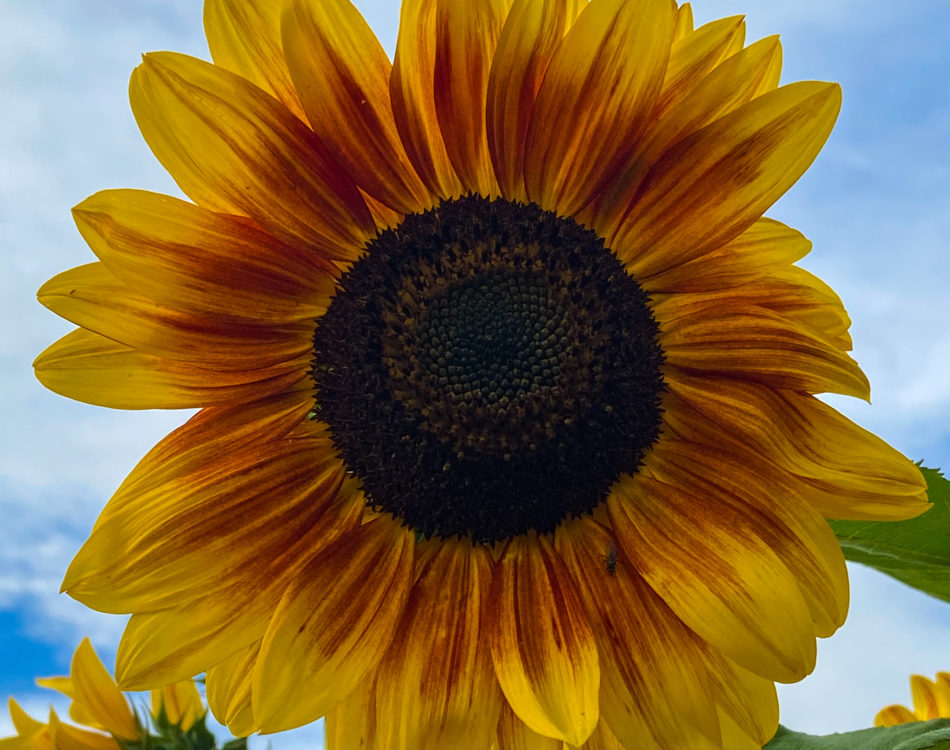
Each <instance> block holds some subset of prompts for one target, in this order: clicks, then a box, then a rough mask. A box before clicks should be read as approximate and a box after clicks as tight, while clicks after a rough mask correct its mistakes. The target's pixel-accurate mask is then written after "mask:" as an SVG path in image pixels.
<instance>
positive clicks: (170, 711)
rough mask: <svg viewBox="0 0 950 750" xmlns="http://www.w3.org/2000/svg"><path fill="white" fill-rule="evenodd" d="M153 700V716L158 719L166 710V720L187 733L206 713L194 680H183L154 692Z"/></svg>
mask: <svg viewBox="0 0 950 750" xmlns="http://www.w3.org/2000/svg"><path fill="white" fill-rule="evenodd" d="M151 700H152V716H155V717H157V716H158V715H159V714H160V713H161V712H162V711H163V710H164V712H165V718H166V719H168V721H169V722H171V723H172V724H177V725H178V726H179V727H181V730H182V731H183V732H187V731H188V730H189V729H190V728H191V726H192V725H193V724H194V723H195V722H196V721H197V720H198V719H200V718H201V717H202V716H204V713H205V707H204V703H202V701H201V695H200V694H199V693H198V686H197V685H196V684H195V681H194V680H182V681H181V682H176V683H173V684H171V685H166V686H165V687H163V688H161V689H160V690H153V691H152V694H151Z"/></svg>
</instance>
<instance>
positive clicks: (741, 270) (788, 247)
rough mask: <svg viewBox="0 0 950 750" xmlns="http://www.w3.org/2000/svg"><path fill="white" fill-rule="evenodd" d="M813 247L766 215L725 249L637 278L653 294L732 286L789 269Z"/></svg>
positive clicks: (727, 244)
mask: <svg viewBox="0 0 950 750" xmlns="http://www.w3.org/2000/svg"><path fill="white" fill-rule="evenodd" d="M810 250H811V242H809V241H808V240H807V239H806V238H805V237H804V236H802V234H801V233H800V232H798V231H796V230H794V229H792V228H791V227H787V226H785V225H784V224H782V223H781V222H779V221H775V220H773V219H764V218H763V219H759V220H758V221H756V222H755V223H754V224H753V225H752V226H751V227H749V228H748V229H746V230H745V231H744V232H743V233H742V234H740V235H739V236H738V237H736V238H735V239H734V240H732V241H730V242H727V243H726V244H725V245H723V246H722V247H721V248H719V249H717V250H713V251H712V252H710V253H707V254H706V255H703V256H702V257H700V258H696V259H695V260H691V261H690V262H688V263H684V264H682V265H679V266H674V267H673V268H671V269H669V270H667V271H665V272H663V273H659V274H657V275H655V276H648V277H643V278H640V277H638V278H637V281H639V282H640V285H641V286H642V287H643V288H644V289H646V290H647V291H648V292H650V293H657V292H674V293H675V292H680V293H682V292H709V291H716V290H719V289H729V288H732V287H735V286H740V285H741V284H747V283H749V282H751V281H757V280H758V279H761V278H763V277H766V276H769V275H771V274H773V273H775V272H776V271H778V270H780V269H783V268H786V267H787V266H789V265H791V264H792V263H794V262H795V261H797V260H800V259H801V258H804V257H805V256H806V255H807V254H808V252H809V251H810Z"/></svg>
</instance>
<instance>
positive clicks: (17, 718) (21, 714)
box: [7, 697, 45, 737]
mask: <svg viewBox="0 0 950 750" xmlns="http://www.w3.org/2000/svg"><path fill="white" fill-rule="evenodd" d="M7 706H8V707H9V709H10V721H12V722H13V728H14V729H15V730H16V733H17V734H18V735H20V736H22V737H29V736H30V735H32V734H35V733H37V732H39V731H40V730H42V729H43V727H44V726H45V725H44V724H43V722H42V721H37V720H36V719H34V718H33V717H32V716H30V715H29V714H28V713H27V712H26V711H24V710H23V709H22V708H21V707H20V704H19V703H17V702H16V701H15V700H13V698H12V697H11V698H9V699H8V700H7Z"/></svg>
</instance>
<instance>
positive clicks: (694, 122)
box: [583, 37, 782, 278]
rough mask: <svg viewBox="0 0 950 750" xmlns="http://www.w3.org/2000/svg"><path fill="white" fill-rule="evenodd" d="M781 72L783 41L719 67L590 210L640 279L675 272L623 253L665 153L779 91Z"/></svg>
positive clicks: (768, 42)
mask: <svg viewBox="0 0 950 750" xmlns="http://www.w3.org/2000/svg"><path fill="white" fill-rule="evenodd" d="M781 67H782V48H781V45H780V44H779V41H778V37H769V38H767V39H762V40H761V41H758V42H756V43H755V44H752V45H749V47H747V48H746V49H744V50H742V51H741V52H739V53H737V54H735V55H733V56H732V57H730V58H729V59H728V60H726V61H725V62H723V63H721V64H720V65H718V66H717V67H716V68H715V69H714V70H713V71H712V72H711V73H709V74H708V75H707V76H705V77H704V78H703V79H702V80H700V81H699V82H697V83H696V85H695V86H694V87H693V88H692V89H690V90H689V91H688V92H687V93H686V94H685V95H684V96H683V97H682V98H681V99H679V100H678V101H677V102H676V103H675V104H674V105H673V106H672V107H671V108H670V110H669V111H668V112H667V113H666V114H665V115H664V116H663V117H662V118H660V120H659V121H658V122H656V123H654V124H652V125H651V127H650V129H649V131H648V132H647V133H646V134H645V136H644V139H643V142H642V144H640V145H639V146H638V148H637V150H636V153H635V154H634V155H633V158H631V159H630V161H629V162H628V163H626V164H624V165H623V166H622V168H621V169H620V171H619V172H618V173H617V174H616V176H615V177H614V179H613V180H611V182H610V184H609V185H607V186H606V188H605V189H604V191H603V193H602V194H601V195H599V196H598V197H597V198H596V199H595V201H594V203H593V204H592V205H591V206H589V207H588V208H586V209H585V210H584V214H583V215H585V216H588V215H589V217H590V219H589V221H590V224H591V225H592V226H594V227H595V228H596V229H597V231H598V233H599V234H600V235H601V236H602V237H605V238H606V239H607V240H608V245H609V246H610V247H612V248H613V249H614V250H616V251H617V252H618V253H620V252H623V256H624V258H626V259H627V262H628V264H629V265H630V268H631V271H632V272H633V273H634V274H635V275H636V276H637V277H638V278H639V277H640V276H648V275H652V274H655V273H657V272H659V271H663V270H667V269H668V268H671V264H670V263H668V262H667V258H666V256H658V257H651V258H649V259H647V258H642V257H640V256H632V255H631V254H630V253H628V252H626V251H624V249H623V238H624V237H625V236H626V232H625V230H624V229H623V226H624V224H625V223H626V222H630V221H633V220H634V218H635V216H634V213H635V212H632V211H631V207H632V206H633V204H634V203H635V200H636V198H637V196H638V194H639V190H640V186H641V184H642V183H643V180H644V178H645V177H646V175H647V172H648V170H649V169H650V167H652V166H653V164H654V163H655V162H656V161H657V159H659V158H660V156H661V155H662V154H663V152H665V151H666V150H667V149H669V148H671V147H673V146H674V145H675V144H677V143H679V142H680V141H681V140H682V139H683V138H685V137H686V136H688V135H690V134H691V133H694V132H696V131H698V130H700V129H701V128H703V127H705V126H706V125H708V124H709V123H711V122H713V121H715V120H717V119H719V118H720V117H723V116H724V115H726V114H728V113H730V112H732V111H734V110H735V109H737V108H738V107H740V106H742V105H743V104H746V103H747V102H749V101H751V100H752V99H754V98H755V97H757V96H759V95H760V94H762V93H764V92H765V91H771V90H772V89H774V88H775V87H776V86H777V85H778V75H779V73H780V72H781ZM712 249H715V248H712ZM674 250H675V249H671V252H672V251H674ZM674 265H675V264H674Z"/></svg>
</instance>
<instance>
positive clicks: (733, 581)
mask: <svg viewBox="0 0 950 750" xmlns="http://www.w3.org/2000/svg"><path fill="white" fill-rule="evenodd" d="M652 462H653V457H652V456H651V463H652ZM649 474H652V472H649V471H648V469H647V467H643V468H641V473H640V474H638V475H637V477H636V479H630V478H621V480H620V481H619V482H618V483H617V484H616V485H615V486H614V489H613V490H612V492H611V495H610V497H609V499H608V501H607V510H608V512H609V514H610V520H611V522H612V524H613V527H614V530H615V531H616V533H617V538H618V541H619V542H620V544H619V546H620V549H621V550H622V551H623V552H624V553H625V554H626V556H627V558H628V559H629V560H630V561H631V563H632V564H633V566H634V567H635V568H636V569H637V570H638V571H639V572H640V574H641V575H642V576H643V577H644V578H645V579H646V580H647V582H648V583H649V584H650V586H651V587H652V588H653V590H654V591H656V592H657V594H659V595H660V597H661V598H662V599H663V601H665V602H666V604H667V605H668V606H669V607H670V609H672V610H673V611H674V612H675V613H676V615H677V616H678V617H679V618H680V619H681V620H682V621H683V622H685V623H686V624H687V625H688V626H689V627H690V628H692V630H694V631H695V632H696V633H697V634H699V635H700V636H701V637H702V638H704V639H705V640H706V641H708V642H709V643H710V644H711V645H713V646H715V647H716V648H718V649H719V650H721V651H722V652H723V653H724V654H725V655H726V656H728V657H729V658H731V659H733V660H734V661H736V662H737V663H738V664H740V665H741V666H744V667H746V668H747V669H749V670H750V671H752V672H754V673H756V674H760V675H762V676H763V677H767V678H769V679H772V680H777V681H779V682H796V681H797V680H800V679H802V678H803V677H804V676H805V675H807V674H808V673H809V672H811V670H812V669H813V668H814V666H815V634H814V629H813V626H812V622H811V617H810V616H809V609H808V605H807V604H806V602H805V600H804V598H803V597H802V594H801V592H800V591H799V588H798V583H797V581H796V580H795V577H794V576H793V575H792V573H791V572H790V571H789V569H788V568H787V567H786V566H785V564H784V563H783V562H782V560H781V559H780V558H779V557H778V555H777V554H776V553H775V552H774V551H772V549H770V548H769V546H768V545H767V544H766V543H765V542H764V541H763V540H762V539H760V538H759V537H758V536H756V535H755V534H754V533H753V531H752V530H750V529H748V528H735V527H734V526H733V525H731V524H732V523H733V522H734V519H725V518H719V517H718V516H716V511H717V510H718V508H714V507H711V506H710V504H709V503H708V502H705V500H704V498H703V494H702V491H697V489H696V488H692V489H690V488H687V487H680V486H676V485H672V484H666V482H667V481H670V480H671V479H673V480H675V477H671V476H670V472H664V474H663V480H664V481H662V482H661V481H657V479H654V478H653V477H652V476H650V475H649ZM699 518H702V521H701V522H700V521H698V519H699Z"/></svg>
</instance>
